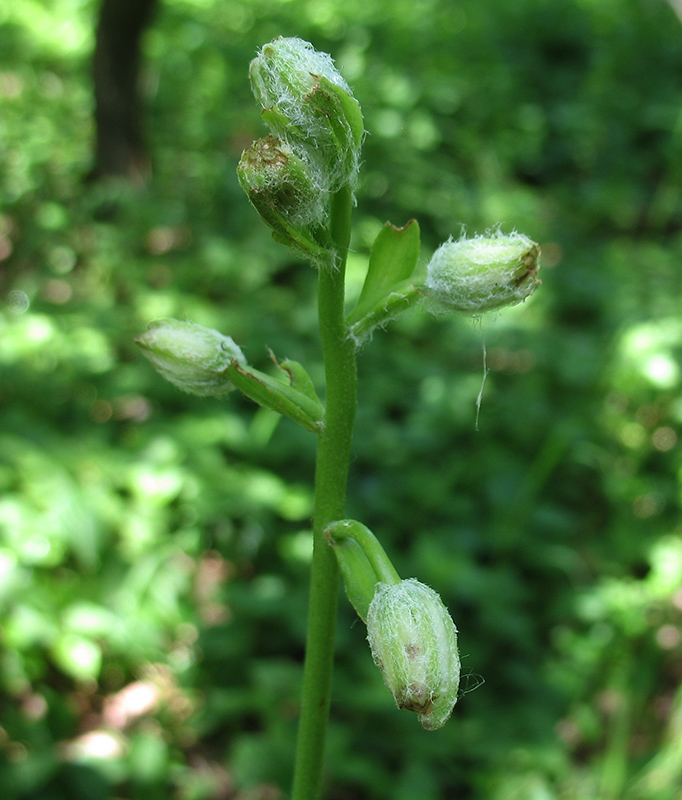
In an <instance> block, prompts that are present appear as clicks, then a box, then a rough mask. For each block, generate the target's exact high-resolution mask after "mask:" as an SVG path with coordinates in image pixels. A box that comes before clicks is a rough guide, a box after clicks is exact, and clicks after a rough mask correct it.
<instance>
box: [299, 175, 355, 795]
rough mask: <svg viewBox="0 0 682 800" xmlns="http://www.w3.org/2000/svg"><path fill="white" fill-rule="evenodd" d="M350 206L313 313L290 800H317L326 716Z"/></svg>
mask: <svg viewBox="0 0 682 800" xmlns="http://www.w3.org/2000/svg"><path fill="white" fill-rule="evenodd" d="M351 208H352V194H351V192H350V191H349V190H347V189H342V190H340V191H339V192H338V193H337V194H336V195H334V196H333V197H332V202H331V214H330V232H331V235H332V239H333V241H334V245H335V247H336V251H335V254H334V257H333V262H332V263H330V264H328V265H324V266H321V267H320V275H319V287H318V315H319V324H320V337H321V340H322V353H323V356H324V366H325V378H326V385H327V391H326V411H325V416H324V427H323V429H322V431H321V433H320V434H319V436H318V445H317V463H316V469H315V503H314V512H313V559H312V568H311V578H310V601H309V611H308V639H307V643H306V656H305V667H304V671H303V693H302V700H301V718H300V722H299V729H298V741H297V748H296V764H295V768H294V783H293V788H292V793H291V797H292V800H317V798H319V796H320V789H321V784H322V771H323V765H324V748H325V739H326V731H327V722H328V717H329V701H330V695H331V684H332V671H333V666H334V638H335V633H336V614H337V603H338V595H339V568H338V565H337V563H336V557H335V556H334V553H333V552H332V548H331V547H330V546H329V544H328V543H327V540H326V539H325V537H324V531H325V528H326V527H327V525H328V524H329V523H330V522H331V521H332V520H335V519H342V518H343V516H344V505H345V500H346V483H347V478H348V462H349V459H350V444H351V437H352V433H353V424H354V421H355V402H356V384H357V375H356V362H355V347H354V345H353V342H352V340H351V339H350V337H349V335H348V327H347V325H346V322H345V316H344V286H345V269H346V254H347V251H348V240H349V238H350V212H351Z"/></svg>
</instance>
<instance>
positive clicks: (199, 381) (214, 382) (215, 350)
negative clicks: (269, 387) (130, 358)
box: [135, 319, 246, 396]
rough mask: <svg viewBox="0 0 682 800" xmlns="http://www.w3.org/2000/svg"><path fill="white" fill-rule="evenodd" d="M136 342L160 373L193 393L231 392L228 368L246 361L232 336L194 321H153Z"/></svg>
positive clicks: (219, 393)
mask: <svg viewBox="0 0 682 800" xmlns="http://www.w3.org/2000/svg"><path fill="white" fill-rule="evenodd" d="M135 342H136V343H137V344H138V345H139V346H140V347H141V348H142V351H143V353H144V354H145V356H146V357H147V358H148V359H149V360H150V361H151V363H152V366H153V367H154V369H155V370H156V371H157V372H158V373H159V374H160V375H162V376H163V377H164V378H166V380H169V381H170V382H171V383H173V384H175V385H176V386H177V387H178V388H180V389H182V390H183V391H184V392H189V393H190V394H198V395H202V396H209V395H221V394H225V393H226V392H229V391H230V390H231V389H233V388H234V387H233V386H232V383H231V382H230V381H229V380H228V378H227V369H228V368H229V367H230V365H231V364H232V362H233V361H237V362H238V363H240V364H245V363H246V359H245V358H244V354H243V353H242V351H241V350H240V349H239V348H238V347H237V345H236V344H235V343H234V342H233V341H232V339H230V337H229V336H223V334H222V333H219V332H218V331H216V330H213V329H212V328H204V327H203V326H201V325H197V324H196V323H194V322H183V321H181V320H177V319H164V320H159V321H157V322H152V323H150V325H149V327H148V328H147V330H146V332H145V333H143V334H142V336H138V337H137V339H135Z"/></svg>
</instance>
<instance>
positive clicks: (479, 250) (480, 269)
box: [424, 231, 540, 314]
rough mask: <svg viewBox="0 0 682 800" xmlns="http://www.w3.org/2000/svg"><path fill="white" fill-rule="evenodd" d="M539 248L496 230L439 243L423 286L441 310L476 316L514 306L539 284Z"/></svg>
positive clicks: (519, 237)
mask: <svg viewBox="0 0 682 800" xmlns="http://www.w3.org/2000/svg"><path fill="white" fill-rule="evenodd" d="M539 256H540V247H539V245H537V244H535V242H533V241H532V240H531V239H529V238H528V237H527V236H524V235H523V234H521V233H510V234H503V233H501V232H499V231H497V232H495V233H492V234H489V235H485V236H476V237H475V238H473V239H459V240H458V241H453V240H452V239H451V240H449V241H447V242H445V244H442V245H441V246H440V247H439V248H438V250H436V252H435V253H434V254H433V258H432V259H431V261H430V262H429V264H428V265H427V267H426V281H425V283H424V289H425V291H426V294H427V297H428V298H429V300H431V301H433V303H434V304H435V305H436V306H437V307H440V308H444V309H448V310H451V311H464V312H466V313H469V314H481V313H483V312H485V311H491V310H493V309H496V308H502V307H504V306H513V305H516V304H517V303H520V302H521V301H523V300H525V299H526V298H527V297H529V296H530V295H531V294H532V293H533V292H534V291H535V289H536V288H537V286H539V285H540V281H539V280H538V277H537V272H538V269H539V268H540V265H539V263H538V259H539Z"/></svg>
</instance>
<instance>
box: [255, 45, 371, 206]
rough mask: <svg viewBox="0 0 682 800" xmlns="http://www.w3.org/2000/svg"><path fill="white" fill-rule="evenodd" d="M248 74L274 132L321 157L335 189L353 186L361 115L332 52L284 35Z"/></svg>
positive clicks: (309, 154) (303, 152) (306, 154)
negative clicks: (318, 50) (325, 51)
mask: <svg viewBox="0 0 682 800" xmlns="http://www.w3.org/2000/svg"><path fill="white" fill-rule="evenodd" d="M249 77H250V79H251V86H252V89H253V93H254V95H255V97H256V99H257V100H258V102H259V103H260V104H261V106H262V108H263V118H264V119H265V121H266V122H267V124H268V125H269V126H270V128H271V130H272V132H273V133H274V134H275V135H276V136H277V137H279V138H280V139H284V140H285V141H287V142H288V143H289V144H290V145H291V146H292V147H293V148H294V149H295V150H296V152H298V153H299V154H300V155H301V156H302V157H304V159H306V157H307V159H306V160H308V161H311V162H312V161H316V163H317V165H318V168H319V171H320V175H321V176H323V177H324V179H325V180H326V181H327V182H328V184H329V186H328V188H329V189H330V190H331V191H335V190H336V189H338V188H340V187H341V186H342V185H344V184H347V183H349V184H351V185H354V183H355V182H356V179H357V171H358V165H359V156H360V145H361V144H362V138H363V135H364V125H363V121H362V113H361V111H360V106H359V104H358V102H357V100H356V99H355V98H354V97H353V94H352V92H351V90H350V88H349V86H348V84H347V83H346V82H345V81H344V79H343V78H342V77H341V74H340V73H339V72H338V70H337V69H336V67H335V66H334V62H333V61H332V58H331V56H329V55H327V54H326V53H319V52H317V51H316V50H315V49H314V48H313V46H312V45H311V44H310V43H309V42H305V41H303V39H297V38H282V37H280V38H277V39H275V40H274V41H272V42H270V44H266V45H264V47H263V48H261V50H260V52H259V53H258V55H257V56H256V58H255V59H254V60H253V61H252V62H251V65H250V67H249Z"/></svg>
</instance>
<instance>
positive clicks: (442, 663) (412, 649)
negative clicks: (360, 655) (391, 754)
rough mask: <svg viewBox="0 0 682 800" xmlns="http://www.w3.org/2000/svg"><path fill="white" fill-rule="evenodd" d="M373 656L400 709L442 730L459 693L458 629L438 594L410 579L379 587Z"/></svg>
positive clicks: (370, 626)
mask: <svg viewBox="0 0 682 800" xmlns="http://www.w3.org/2000/svg"><path fill="white" fill-rule="evenodd" d="M367 638H368V639H369V644H370V647H371V648H372V656H373V658H374V661H375V663H376V665H377V666H378V667H379V669H380V670H381V672H382V673H383V676H384V681H385V682H386V685H387V686H388V688H389V689H390V690H391V693H392V694H393V697H394V698H395V701H396V704H397V705H398V708H406V709H408V710H409V711H415V712H416V713H418V714H419V721H420V722H421V724H422V726H423V727H424V728H426V729H427V730H436V729H438V728H441V727H442V726H443V725H444V724H445V723H446V722H447V720H448V718H449V717H450V714H452V709H453V708H454V706H455V703H456V702H457V693H458V691H459V673H460V661H459V652H458V649H457V628H456V627H455V624H454V622H453V621H452V618H451V616H450V614H449V613H448V610H447V608H445V606H444V605H443V603H442V601H441V599H440V597H439V596H438V594H437V593H436V592H434V591H433V589H431V588H430V587H428V586H425V585H424V584H423V583H420V582H419V581H417V580H415V579H413V578H410V579H408V580H404V581H401V582H400V583H397V584H387V583H379V584H377V587H376V592H375V595H374V598H373V599H372V602H371V603H370V605H369V611H368V614H367Z"/></svg>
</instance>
